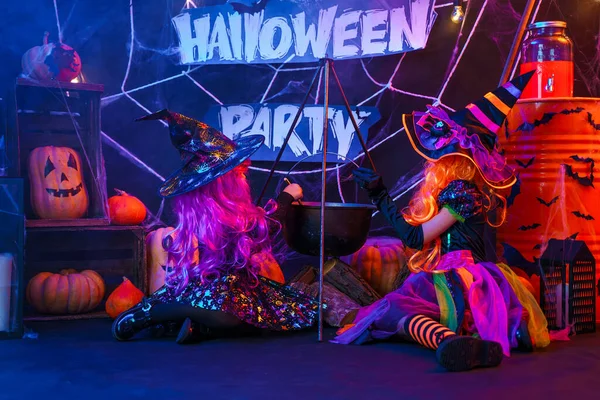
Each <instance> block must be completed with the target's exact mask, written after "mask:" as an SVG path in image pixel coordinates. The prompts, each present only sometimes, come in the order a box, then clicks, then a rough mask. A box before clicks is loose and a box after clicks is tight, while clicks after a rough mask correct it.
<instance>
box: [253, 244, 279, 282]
mask: <svg viewBox="0 0 600 400" xmlns="http://www.w3.org/2000/svg"><path fill="white" fill-rule="evenodd" d="M250 262H251V263H252V265H255V266H257V267H258V274H259V275H261V276H264V277H265V278H268V279H270V280H272V281H275V282H278V283H281V284H282V285H283V284H284V283H285V277H284V276H283V271H282V270H281V267H280V266H279V263H278V262H277V260H275V257H273V254H271V253H269V252H266V251H263V252H260V253H256V254H254V255H253V256H252V258H251V259H250Z"/></svg>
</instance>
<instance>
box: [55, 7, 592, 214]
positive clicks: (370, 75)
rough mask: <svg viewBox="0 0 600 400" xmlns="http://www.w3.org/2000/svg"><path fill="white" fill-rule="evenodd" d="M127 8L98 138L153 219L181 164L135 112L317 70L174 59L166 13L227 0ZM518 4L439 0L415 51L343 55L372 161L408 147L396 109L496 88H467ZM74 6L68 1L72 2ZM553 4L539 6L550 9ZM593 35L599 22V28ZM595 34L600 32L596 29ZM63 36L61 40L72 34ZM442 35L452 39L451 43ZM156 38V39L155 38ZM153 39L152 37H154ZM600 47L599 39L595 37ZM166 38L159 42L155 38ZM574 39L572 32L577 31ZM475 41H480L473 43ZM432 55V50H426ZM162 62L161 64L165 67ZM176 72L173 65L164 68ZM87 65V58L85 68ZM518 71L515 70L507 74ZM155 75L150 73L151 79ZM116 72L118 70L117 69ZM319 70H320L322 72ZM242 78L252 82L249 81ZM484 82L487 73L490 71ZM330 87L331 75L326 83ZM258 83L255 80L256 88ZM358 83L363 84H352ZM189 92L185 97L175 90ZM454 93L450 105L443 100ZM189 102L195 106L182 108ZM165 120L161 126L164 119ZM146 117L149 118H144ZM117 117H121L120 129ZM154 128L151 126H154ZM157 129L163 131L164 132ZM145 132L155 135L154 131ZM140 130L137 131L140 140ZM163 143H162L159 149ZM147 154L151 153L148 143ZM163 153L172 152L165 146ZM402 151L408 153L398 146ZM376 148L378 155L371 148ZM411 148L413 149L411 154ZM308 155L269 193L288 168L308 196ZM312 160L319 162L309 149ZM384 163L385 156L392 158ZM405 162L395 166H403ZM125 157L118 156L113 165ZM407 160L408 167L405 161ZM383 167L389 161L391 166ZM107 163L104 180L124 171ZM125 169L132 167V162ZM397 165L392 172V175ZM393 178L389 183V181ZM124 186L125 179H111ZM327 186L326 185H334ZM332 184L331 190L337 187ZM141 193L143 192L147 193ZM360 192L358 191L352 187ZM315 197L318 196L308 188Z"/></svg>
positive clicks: (404, 182)
mask: <svg viewBox="0 0 600 400" xmlns="http://www.w3.org/2000/svg"><path fill="white" fill-rule="evenodd" d="M61 3H62V1H61V0H53V5H54V11H55V16H56V30H57V32H58V36H59V38H60V39H61V41H62V39H63V32H64V29H63V28H64V26H66V25H67V24H68V23H70V15H71V13H72V11H73V8H71V10H64V11H63V10H62V9H61ZM125 3H127V7H124V4H121V5H119V7H120V10H121V11H119V12H125V11H124V10H125V9H126V10H127V11H126V12H127V13H128V16H129V18H128V23H129V27H128V34H129V37H128V40H127V58H126V59H127V62H126V64H125V65H124V66H123V67H124V70H123V71H122V72H121V73H120V75H121V77H122V78H121V79H120V86H119V88H118V90H116V91H114V92H113V93H107V94H106V95H105V96H104V97H103V99H102V108H103V118H104V119H103V131H102V135H103V139H104V143H105V144H107V145H108V146H110V147H111V148H113V149H114V150H116V151H117V152H118V154H120V155H121V156H123V157H125V158H126V159H127V160H128V162H131V163H132V164H133V165H135V166H136V167H137V168H139V171H140V174H139V176H140V180H141V181H144V182H145V183H144V184H143V185H142V186H141V187H143V188H144V190H147V191H148V192H149V193H152V195H149V194H148V193H147V194H143V193H141V196H140V197H142V199H143V200H144V201H145V202H146V204H148V205H150V207H151V208H153V209H155V207H154V206H158V210H159V211H158V212H157V213H156V222H158V219H160V217H161V212H162V206H163V203H161V204H160V206H159V205H158V204H156V202H157V198H156V195H154V193H155V190H154V188H156V187H157V186H158V185H159V184H160V182H161V181H162V180H164V179H165V178H166V176H167V174H168V173H169V171H173V170H175V168H177V167H178V165H177V163H178V159H177V156H176V152H174V151H170V150H171V149H170V144H169V142H168V137H167V136H168V135H167V134H166V132H164V131H165V129H164V128H160V129H158V128H157V127H155V126H154V125H157V126H158V124H152V125H153V126H152V127H149V126H148V125H140V124H139V123H138V124H136V125H132V124H129V122H130V121H132V120H133V119H134V118H136V117H138V116H141V115H144V114H146V113H151V112H154V111H156V110H158V109H161V108H172V109H173V110H174V111H178V112H181V113H184V114H186V115H190V116H193V117H195V118H201V116H202V115H204V114H203V113H202V112H201V111H200V110H206V109H208V108H209V107H211V106H213V105H215V104H218V105H224V104H242V103H247V102H258V103H267V102H274V101H275V102H287V103H289V104H295V103H297V102H298V100H299V99H300V98H301V96H302V94H304V93H305V91H306V89H307V88H308V82H309V81H310V78H311V76H312V75H313V74H314V70H315V66H313V65H306V66H304V65H302V64H295V65H294V66H293V67H292V66H290V65H286V64H281V65H270V64H268V65H237V66H189V67H186V66H180V65H177V64H178V63H177V54H178V52H177V48H176V47H173V45H174V43H175V42H176V39H175V34H174V32H173V27H172V26H171V18H172V17H173V16H174V15H176V14H177V13H179V12H180V11H181V10H183V9H186V8H195V7H202V6H208V5H214V4H215V3H224V1H202V0H185V1H181V2H178V1H176V0H174V1H170V2H167V10H166V13H165V14H164V15H163V16H161V17H157V16H156V15H155V14H152V16H151V17H150V16H149V15H150V14H151V13H150V12H149V10H148V9H149V8H150V7H149V0H135V1H133V0H129V1H128V2H125ZM521 3H522V4H519V6H516V5H515V6H513V4H511V3H510V2H505V1H499V0H470V1H465V2H463V7H464V8H465V18H464V21H463V22H462V24H460V25H455V24H452V23H451V22H450V21H449V17H450V13H451V11H452V8H453V6H454V2H451V1H447V0H438V3H437V4H436V6H435V8H436V11H437V12H438V18H437V20H436V23H435V24H434V27H433V31H434V32H432V35H431V36H430V39H429V42H428V45H427V47H426V48H425V49H424V50H419V51H416V52H411V53H404V54H401V55H397V56H386V57H380V58H373V59H362V60H348V61H343V62H342V61H339V62H338V63H337V67H338V68H337V70H338V73H339V75H340V79H341V81H342V84H343V85H346V86H347V87H345V88H344V89H345V90H346V93H347V95H348V97H349V101H350V104H351V105H352V106H358V107H361V106H367V105H369V106H377V107H380V108H382V109H383V111H382V113H381V114H382V120H381V121H380V123H379V124H378V125H376V126H374V127H372V128H371V132H370V135H369V141H368V147H369V150H370V152H373V153H374V154H376V156H374V158H375V162H376V163H377V162H378V160H379V159H380V158H382V157H384V156H383V154H385V153H388V154H389V152H390V148H394V149H397V148H398V147H399V146H400V145H399V144H398V143H399V142H400V143H401V146H403V147H405V146H406V144H407V143H408V142H407V141H402V140H404V139H405V138H404V137H403V136H404V135H402V134H401V133H402V131H403V128H402V126H401V122H400V121H399V120H400V114H401V113H409V112H411V111H412V110H419V109H424V108H425V105H426V104H434V105H439V106H441V107H444V108H445V109H447V110H449V111H454V109H453V107H462V106H463V105H464V104H467V103H468V102H469V101H471V100H472V99H473V98H477V97H479V96H480V95H481V94H482V93H484V92H485V91H487V90H490V89H493V88H494V87H495V85H496V83H497V81H496V82H494V83H492V84H486V87H485V88H477V91H476V92H475V91H470V90H469V88H470V87H471V86H473V85H474V86H477V82H476V81H478V80H479V78H480V76H481V75H486V76H488V77H489V76H491V77H492V78H493V79H494V81H495V80H496V79H497V77H498V76H499V75H500V70H501V68H502V64H503V62H504V59H505V57H506V55H507V53H508V49H509V48H510V43H511V42H512V37H513V35H514V29H515V28H516V26H517V25H518V20H519V18H520V14H519V12H518V11H517V10H520V9H522V7H523V5H524V3H525V1H522V2H521ZM595 5H597V3H595V0H589V4H588V6H589V7H594V6H595ZM73 7H74V6H73ZM541 7H543V9H548V10H551V9H556V10H558V13H559V15H560V14H562V12H561V11H560V8H559V7H558V4H557V1H556V0H542V1H541V2H540V3H539V5H538V7H537V8H536V10H535V12H534V17H533V18H534V20H536V19H537V17H538V15H540V9H541ZM549 13H550V11H548V12H547V13H546V15H544V17H547V16H548V15H550V14H549ZM436 32H437V34H436V35H437V37H438V38H439V37H444V38H445V42H444V44H441V42H439V40H438V41H437V42H436V38H435V37H434V36H435V35H434V33H436ZM595 34H596V35H597V27H596V32H595ZM596 38H597V37H596ZM68 39H69V38H68V37H67V38H66V39H65V41H66V42H67V43H68V42H69V40H68ZM478 40H479V42H480V43H481V42H482V41H483V42H486V41H487V42H488V44H491V45H492V46H494V45H495V48H494V47H492V48H490V49H488V50H489V51H490V52H491V53H492V52H494V50H496V49H497V53H498V54H492V55H490V56H488V55H487V54H486V57H485V58H484V57H482V55H481V53H479V51H478V50H477V46H474V45H473V43H474V42H476V41H478ZM446 42H448V43H449V44H450V45H449V46H447V45H446V44H448V43H446ZM151 44H152V45H151ZM154 44H157V45H156V46H154ZM594 44H595V46H596V47H597V44H596V41H594ZM161 45H162V46H161ZM575 45H576V48H577V40H575ZM478 46H479V47H481V44H479V45H478ZM595 50H597V49H596V48H594V54H593V57H587V58H586V59H585V60H584V61H585V62H584V63H581V64H580V65H579V66H578V67H577V71H578V72H579V75H586V76H587V78H586V80H585V86H586V89H587V91H588V93H590V94H594V92H595V91H596V90H597V89H598V88H599V87H600V83H599V82H600V81H599V80H598V77H597V75H598V74H593V77H592V74H589V72H590V71H598V65H600V62H598V55H597V52H596V51H595ZM432 56H433V57H432ZM165 64H167V67H165ZM434 67H435V70H436V71H438V70H442V71H443V72H442V73H441V74H439V73H438V75H439V77H435V74H433V73H432V78H430V79H429V78H426V77H427V76H428V73H429V71H433V70H434ZM172 71H176V72H175V73H170V72H172ZM85 72H86V64H85V61H84V73H85ZM515 73H516V71H513V75H514V74H515ZM152 75H155V77H156V78H158V79H155V80H152V81H149V80H148V79H149V78H151V77H152ZM458 75H460V79H459V78H458V77H457V76H458ZM113 78H114V79H118V78H117V77H113ZM321 78H322V76H321ZM248 81H252V82H250V83H251V87H250V88H248V87H247V85H248V83H249V82H248ZM321 81H322V79H319V88H318V89H317V90H316V92H313V96H312V98H311V102H313V103H314V104H319V103H320V101H322V82H321ZM488 81H489V79H488ZM332 85H333V86H335V84H334V83H332ZM259 86H260V88H259ZM357 87H359V89H360V90H357ZM182 91H185V95H184V96H181V92H182ZM336 92H337V90H336V89H333V88H332V89H331V97H332V98H331V100H330V103H331V104H342V103H341V101H340V99H339V97H336V96H335V95H336ZM448 102H450V104H449V103H448ZM187 110H191V111H189V112H188V111H187ZM118 112H121V113H123V114H124V113H126V118H127V121H122V120H120V121H118V122H116V121H111V120H109V119H108V118H111V117H112V116H113V115H115V114H116V113H118ZM161 123H162V124H163V125H164V126H166V124H165V123H164V122H162V121H161ZM146 124H147V123H146ZM122 125H126V126H127V130H128V131H127V132H126V134H124V133H123V127H122ZM154 131H157V132H154ZM160 131H163V132H162V133H160ZM150 137H151V139H150ZM141 138H143V140H142V139H141ZM150 140H151V141H152V142H156V144H154V145H153V146H154V147H153V148H154V152H152V153H151V154H142V153H144V152H145V151H144V150H142V149H139V148H138V146H139V145H138V144H137V143H139V142H140V141H150ZM165 148H169V150H168V151H163V149H165ZM146 153H147V152H146ZM167 153H168V154H167ZM404 153H407V154H404ZM408 153H410V150H409V149H407V151H405V152H403V154H402V155H401V158H402V162H400V163H399V162H398V158H396V159H395V160H394V163H393V164H392V167H391V168H382V167H381V166H379V169H381V170H382V171H385V172H384V175H385V178H386V183H387V184H388V186H389V187H392V190H391V193H392V194H393V197H394V198H395V199H400V200H401V202H403V201H406V198H405V197H406V196H405V195H406V194H408V193H410V192H411V189H412V188H414V187H415V186H416V185H417V184H418V183H419V182H420V180H421V178H422V177H421V175H420V170H421V165H422V163H421V161H420V159H419V158H418V157H414V156H413V155H412V154H411V155H408ZM377 155H381V157H377ZM362 156H363V155H362V153H361V154H360V155H359V156H357V157H355V158H354V159H353V160H348V162H347V163H345V164H338V165H330V166H329V167H328V170H329V179H330V180H332V181H335V182H336V185H335V189H336V191H335V192H333V193H332V194H331V195H328V196H329V198H334V197H335V196H339V197H341V198H342V200H343V201H345V200H346V197H348V193H344V191H343V190H342V189H343V188H346V191H347V192H351V191H350V190H349V189H347V188H348V187H349V186H348V185H346V186H344V185H343V182H344V181H345V180H347V179H348V175H349V174H348V173H347V172H348V171H347V170H346V168H347V167H350V166H352V162H355V163H358V164H361V163H362V162H363V157H362ZM411 157H412V158H411ZM310 161H311V160H307V163H306V164H304V165H302V166H300V167H299V168H295V167H294V168H295V169H293V170H292V171H290V168H291V167H290V168H281V166H280V167H279V169H278V170H277V171H276V174H277V175H278V176H279V177H280V179H279V182H278V184H277V188H275V187H273V188H270V190H269V192H268V194H274V193H275V190H278V189H279V188H280V186H281V183H282V181H283V177H284V176H286V175H290V176H293V180H295V181H296V182H298V183H300V184H301V185H303V187H305V192H306V194H307V197H308V196H310V194H311V193H317V191H318V190H319V185H318V180H319V179H320V171H321V169H320V167H319V166H318V164H316V163H315V164H311V163H310ZM314 161H318V158H317V157H315V160H314ZM388 164H389V163H388ZM399 164H401V165H399ZM119 165H121V164H119ZM407 166H410V168H408V170H406V168H407ZM251 169H252V171H253V174H252V176H251V179H252V181H253V183H254V184H255V185H256V186H259V185H261V184H262V181H263V180H264V179H265V178H266V173H267V172H268V171H269V165H266V164H265V165H261V164H260V163H255V165H253V166H252V167H251ZM388 170H390V171H389V172H388ZM116 172H117V171H111V170H110V167H109V168H108V172H107V174H108V178H109V181H110V180H118V179H123V178H122V177H120V176H115V175H118V174H117V173H116ZM128 172H129V171H128ZM394 174H396V176H393V175H394ZM392 182H395V183H392ZM115 186H123V185H115ZM330 186H331V185H330ZM336 192H337V193H336ZM144 196H145V197H144ZM354 196H355V199H357V197H356V196H357V195H356V193H355V194H354ZM314 197H316V195H315V196H314Z"/></svg>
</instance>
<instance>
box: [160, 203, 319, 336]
mask: <svg viewBox="0 0 600 400" xmlns="http://www.w3.org/2000/svg"><path fill="white" fill-rule="evenodd" d="M292 201H293V198H292V197H291V196H290V195H289V194H287V193H282V194H281V195H280V196H279V197H278V199H277V203H278V207H277V211H276V213H275V214H273V215H272V219H273V220H276V221H281V220H283V218H284V216H285V214H286V213H287V210H288V209H289V207H290V206H291V203H292ZM270 228H271V229H270V231H271V233H275V232H276V231H277V230H278V229H277V228H278V225H277V224H272V225H271V227H270ZM150 300H151V301H159V302H162V303H173V302H176V303H180V304H187V305H191V306H194V307H199V308H203V309H206V310H213V311H224V312H226V313H229V314H232V315H235V316H236V317H238V318H239V319H240V320H242V321H243V322H246V323H248V324H250V325H253V326H255V327H257V328H262V329H267V330H273V331H288V330H300V329H304V328H308V327H311V326H312V325H313V323H314V322H315V321H316V318H317V316H318V307H319V306H318V302H317V301H316V300H315V299H314V298H313V297H310V296H308V295H305V294H303V293H301V292H299V291H298V290H296V289H294V288H292V287H290V286H286V285H281V284H279V283H277V282H274V281H272V280H270V279H267V278H265V277H262V276H259V277H258V281H257V280H256V279H254V278H253V277H251V276H248V275H247V274H245V273H244V272H241V273H236V274H225V275H222V276H221V277H220V278H219V279H216V280H214V281H212V282H205V283H202V282H201V281H200V280H199V279H194V280H190V283H189V284H188V285H187V286H186V287H185V288H184V290H183V291H182V292H181V293H179V294H176V293H175V290H174V289H173V288H171V287H169V286H163V287H161V288H160V289H158V290H157V291H156V292H154V293H153V294H152V295H151V296H150Z"/></svg>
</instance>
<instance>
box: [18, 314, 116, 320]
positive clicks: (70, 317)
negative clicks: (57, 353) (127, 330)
mask: <svg viewBox="0 0 600 400" xmlns="http://www.w3.org/2000/svg"><path fill="white" fill-rule="evenodd" d="M99 318H109V316H108V314H107V313H106V312H105V311H93V312H89V313H84V314H67V315H46V314H34V315H30V316H27V317H24V318H23V320H24V321H26V322H29V321H75V320H81V319H99Z"/></svg>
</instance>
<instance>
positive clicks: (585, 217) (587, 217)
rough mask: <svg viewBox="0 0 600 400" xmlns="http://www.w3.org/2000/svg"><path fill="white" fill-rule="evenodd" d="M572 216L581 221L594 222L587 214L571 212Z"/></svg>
mask: <svg viewBox="0 0 600 400" xmlns="http://www.w3.org/2000/svg"><path fill="white" fill-rule="evenodd" d="M572 214H573V215H574V216H576V217H577V218H583V219H587V220H588V221H592V220H594V217H592V216H591V215H587V214H582V213H580V212H579V211H573V212H572Z"/></svg>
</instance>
